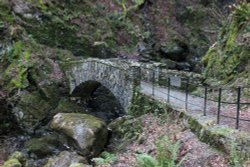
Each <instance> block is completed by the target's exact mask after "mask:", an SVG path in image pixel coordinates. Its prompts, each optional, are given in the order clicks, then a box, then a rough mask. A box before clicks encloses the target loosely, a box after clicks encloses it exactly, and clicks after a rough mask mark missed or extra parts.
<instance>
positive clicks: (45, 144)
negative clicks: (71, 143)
mask: <svg viewBox="0 0 250 167" xmlns="http://www.w3.org/2000/svg"><path fill="white" fill-rule="evenodd" d="M65 143H67V140H66V139H65V138H63V137H62V136H60V135H56V134H51V135H47V136H44V137H41V138H33V139H31V140H29V141H27V142H26V143H25V147H26V149H27V151H28V153H29V154H31V153H32V154H34V155H35V156H36V157H37V158H43V157H46V156H49V155H52V154H53V153H56V152H59V151H60V149H63V144H65Z"/></svg>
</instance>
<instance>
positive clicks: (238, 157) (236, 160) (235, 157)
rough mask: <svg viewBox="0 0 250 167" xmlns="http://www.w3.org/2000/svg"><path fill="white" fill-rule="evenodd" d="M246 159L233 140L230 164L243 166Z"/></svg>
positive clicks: (233, 166)
mask: <svg viewBox="0 0 250 167" xmlns="http://www.w3.org/2000/svg"><path fill="white" fill-rule="evenodd" d="M243 162H244V159H243V157H242V154H241V153H240V151H238V150H237V144H236V143H235V142H231V148H230V159H229V164H230V166H232V167H241V166H242V165H243Z"/></svg>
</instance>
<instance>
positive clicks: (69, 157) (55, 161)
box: [44, 151, 87, 167]
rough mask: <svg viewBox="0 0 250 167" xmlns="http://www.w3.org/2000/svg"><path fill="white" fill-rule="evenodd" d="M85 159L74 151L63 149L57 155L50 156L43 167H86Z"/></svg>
mask: <svg viewBox="0 0 250 167" xmlns="http://www.w3.org/2000/svg"><path fill="white" fill-rule="evenodd" d="M84 164H87V160H86V159H85V158H84V157H82V156H80V155H78V154H77V153H75V152H68V151H63V152H61V153H60V154H59V155H58V156H55V157H52V158H50V159H49V160H48V163H47V164H46V165H45V166H44V167H69V166H73V167H87V166H85V165H84Z"/></svg>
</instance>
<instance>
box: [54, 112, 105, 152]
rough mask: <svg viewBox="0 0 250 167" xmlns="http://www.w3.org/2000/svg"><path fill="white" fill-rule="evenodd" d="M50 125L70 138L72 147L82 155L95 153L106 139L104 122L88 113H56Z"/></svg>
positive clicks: (99, 150) (101, 147) (100, 148)
mask: <svg viewBox="0 0 250 167" xmlns="http://www.w3.org/2000/svg"><path fill="white" fill-rule="evenodd" d="M50 126H51V128H52V129H54V130H56V131H58V132H61V133H63V134H65V135H66V136H67V137H68V138H69V139H72V140H73V141H74V142H73V147H75V148H76V149H77V150H79V151H80V153H81V154H82V155H84V156H88V157H92V156H95V155H97V154H98V153H100V152H101V150H102V149H103V147H104V145H105V144H106V141H107V135H108V130H107V128H106V123H105V122H104V121H102V120H100V119H98V118H96V117H94V116H91V115H88V114H79V113H58V114H57V115H55V116H54V118H53V120H52V122H51V124H50Z"/></svg>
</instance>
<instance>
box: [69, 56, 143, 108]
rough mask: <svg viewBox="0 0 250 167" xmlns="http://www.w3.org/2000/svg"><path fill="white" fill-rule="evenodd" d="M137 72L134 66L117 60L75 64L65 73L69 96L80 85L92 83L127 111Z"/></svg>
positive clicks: (134, 87)
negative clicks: (105, 89)
mask: <svg viewBox="0 0 250 167" xmlns="http://www.w3.org/2000/svg"><path fill="white" fill-rule="evenodd" d="M139 70H140V68H138V67H137V66H136V65H132V64H125V63H124V62H123V63H121V62H120V61H119V60H117V59H114V60H112V59H108V60H101V59H87V60H84V61H79V62H75V63H73V65H72V67H71V69H70V70H69V71H68V72H67V76H68V78H69V82H70V94H72V93H73V92H74V90H75V89H76V88H77V87H79V86H80V85H84V84H87V83H88V82H91V81H94V82H97V83H100V85H102V86H104V87H106V88H107V89H109V90H110V91H111V92H112V93H113V95H114V96H115V98H116V99H117V100H118V101H119V103H120V105H121V106H122V107H123V109H124V111H127V110H128V107H129V105H130V104H131V102H132V98H133V93H134V90H135V89H136V87H137V86H139V82H138V79H139V78H138V77H139V73H140V72H139ZM87 89H89V88H87ZM83 91H90V90H83Z"/></svg>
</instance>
